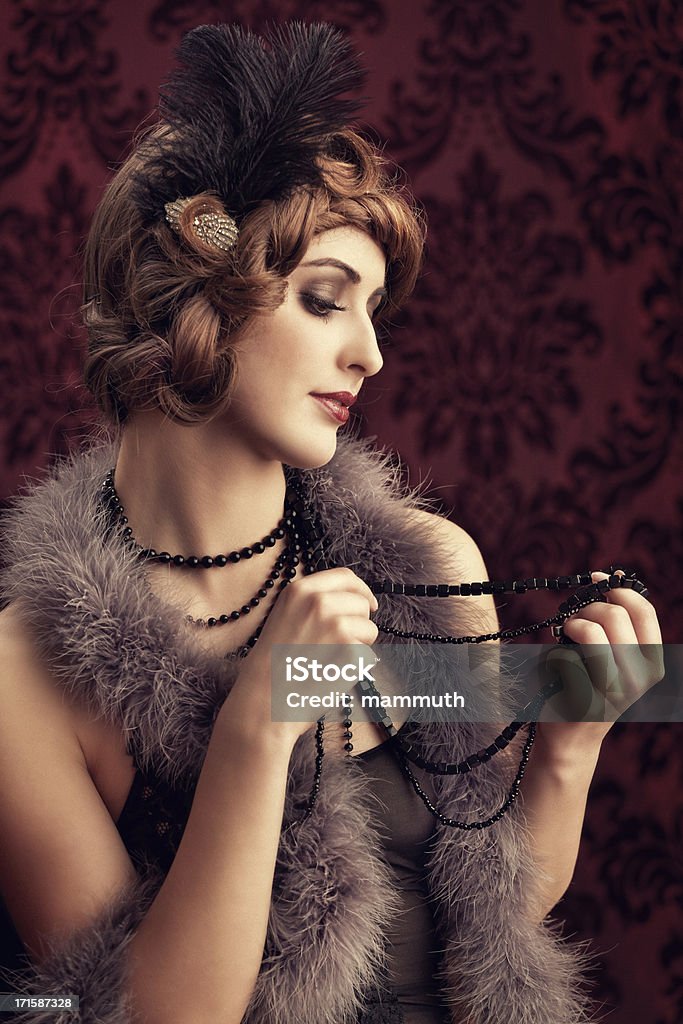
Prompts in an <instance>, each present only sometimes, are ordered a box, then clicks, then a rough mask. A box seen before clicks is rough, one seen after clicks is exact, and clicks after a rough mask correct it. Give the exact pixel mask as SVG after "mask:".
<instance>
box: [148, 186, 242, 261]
mask: <svg viewBox="0 0 683 1024" xmlns="http://www.w3.org/2000/svg"><path fill="white" fill-rule="evenodd" d="M190 202H192V200H191V199H185V198H180V199H174V200H173V202H172V203H166V204H165V206H164V210H165V211H166V220H167V221H168V223H169V224H170V226H171V228H172V229H173V230H174V231H175V232H176V234H178V235H179V234H180V217H181V215H182V212H183V210H184V209H185V208H186V207H187V205H188V203H190ZM192 227H193V228H194V232H195V234H196V236H197V238H201V240H202V241H203V242H206V243H207V245H213V246H215V248H216V249H221V250H222V251H223V252H231V251H232V250H233V249H234V248H235V245H236V244H237V238H238V236H239V228H238V227H237V224H236V222H235V220H234V218H233V217H231V216H230V214H228V213H216V212H215V211H213V210H212V211H207V212H206V213H197V214H196V215H195V216H194V217H193V218H192Z"/></svg>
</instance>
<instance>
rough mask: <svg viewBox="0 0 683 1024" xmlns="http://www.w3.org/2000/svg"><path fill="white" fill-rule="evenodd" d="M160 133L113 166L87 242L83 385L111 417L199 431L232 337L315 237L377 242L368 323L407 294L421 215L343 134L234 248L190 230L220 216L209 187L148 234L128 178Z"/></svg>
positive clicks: (276, 299)
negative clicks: (378, 272) (379, 278)
mask: <svg viewBox="0 0 683 1024" xmlns="http://www.w3.org/2000/svg"><path fill="white" fill-rule="evenodd" d="M164 131H168V129H167V128H164V127H163V126H161V127H156V128H155V129H153V130H152V131H151V132H150V133H149V134H148V135H147V136H146V137H145V138H143V140H142V141H141V143H140V144H139V145H138V147H137V148H136V149H135V150H134V152H133V153H132V155H131V156H130V157H129V158H128V159H127V160H126V161H125V163H124V164H123V165H122V166H121V168H120V170H119V171H118V173H117V174H116V176H115V177H114V179H113V180H112V182H111V183H110V185H109V186H108V188H107V189H106V191H105V194H104V196H103V198H102V200H101V202H100V204H99V206H98V208H97V210H96V213H95V215H94V219H93V222H92V227H91V230H90V233H89V236H88V240H87V243H86V247H85V266H84V301H83V306H82V314H83V319H84V322H85V325H86V327H87V331H88V340H89V346H88V354H87V357H86V361H85V366H84V378H85V383H86V384H87V386H88V387H89V389H90V390H91V391H92V393H93V394H94V396H95V398H96V400H97V402H98V405H99V407H100V408H101V409H102V411H103V412H104V413H105V414H106V415H107V416H108V417H110V418H112V419H113V420H114V421H116V422H118V423H122V422H123V421H124V420H125V418H126V416H127V415H128V413H129V412H132V411H135V410H146V409H152V408H157V409H160V410H161V411H162V412H163V413H164V414H166V415H169V416H172V417H174V418H176V419H178V420H180V421H182V422H185V423H197V422H200V421H202V420H204V419H207V418H209V417H212V416H214V415H216V414H218V413H220V412H221V410H223V409H224V408H226V407H227V405H228V404H229V402H230V397H231V392H232V388H233V384H234V381H235V379H236V372H237V366H236V358H235V352H234V346H233V343H234V341H235V340H236V339H237V338H238V336H239V334H240V331H241V330H242V329H243V328H244V326H245V325H246V324H247V322H248V320H249V318H250V317H252V316H255V315H259V314H264V313H267V312H271V311H273V310H275V309H277V307H278V306H279V305H280V304H281V303H282V302H283V301H284V298H285V295H286V289H287V285H286V280H285V279H286V278H287V276H288V275H289V274H291V273H292V271H293V270H294V269H295V268H296V266H297V265H298V263H299V262H300V261H301V259H302V257H303V256H304V253H305V252H306V249H307V248H308V246H309V244H310V242H311V240H312V239H313V238H314V236H315V235H317V234H319V233H320V232H322V231H326V230H328V229H331V228H335V227H340V226H352V227H355V228H359V229H360V230H362V231H364V232H366V233H367V234H368V235H369V236H370V237H372V238H373V239H374V240H375V241H376V242H377V243H378V245H379V246H380V247H381V248H382V250H383V251H384V253H385V255H386V261H387V272H386V288H387V291H388V298H387V299H386V300H385V303H384V306H383V307H382V308H381V309H380V311H379V312H378V315H377V316H378V319H385V318H386V317H387V316H389V315H390V314H391V313H392V311H394V310H395V309H396V308H397V307H398V306H400V304H401V303H402V302H403V301H404V300H405V299H406V297H407V296H408V295H409V294H410V292H411V291H412V289H413V287H414V285H415V282H416V279H417V276H418V273H419V270H420V266H421V262H422V253H423V248H424V237H425V222H424V215H423V213H422V210H421V209H420V208H419V207H418V206H417V204H416V203H415V200H414V199H413V197H412V195H411V194H410V192H409V190H408V189H407V187H406V185H405V184H404V183H403V181H402V178H401V174H400V172H399V171H398V170H397V169H396V168H392V167H390V166H389V164H388V162H387V161H386V159H385V158H384V156H383V154H382V152H381V150H380V149H379V148H378V147H377V146H376V145H374V144H373V143H371V142H370V141H368V140H367V139H366V138H364V137H363V136H361V135H359V134H358V133H357V132H356V131H355V130H353V129H351V128H346V129H344V130H343V131H341V132H338V133H336V134H335V136H334V137H333V138H332V139H331V140H330V146H329V148H328V154H327V155H326V156H325V157H324V158H323V159H321V161H320V164H321V167H322V171H323V177H322V180H323V187H322V188H320V187H315V188H314V187H310V186H306V187H301V188H299V189H297V190H296V191H295V192H294V193H293V194H291V195H289V196H288V197H287V198H285V199H282V200H278V201H273V200H265V201H263V202H261V203H259V204H258V205H257V206H256V207H255V208H253V209H252V210H250V211H249V212H248V213H247V214H246V215H245V216H244V217H243V218H242V219H241V222H240V225H239V239H238V242H237V245H236V247H235V249H234V250H233V251H232V252H229V253H226V252H224V251H222V250H220V249H217V248H215V247H213V246H211V245H210V244H207V243H206V242H203V241H202V240H201V239H200V238H199V237H198V236H197V235H196V234H195V232H194V231H193V229H192V220H193V218H194V217H195V215H196V214H197V213H200V212H210V211H217V212H224V211H223V207H222V205H221V202H220V200H219V199H218V198H217V197H216V196H214V195H211V194H209V193H202V194H201V195H197V196H195V197H193V201H192V202H191V203H190V204H188V206H187V207H186V208H185V210H184V211H183V214H182V216H181V218H180V236H179V235H178V234H176V233H175V232H174V231H172V230H171V228H170V227H169V225H168V224H167V223H166V222H165V220H163V219H160V220H158V221H157V222H155V223H154V224H153V225H152V226H151V227H150V226H149V225H148V224H146V223H145V222H144V219H143V216H142V214H141V213H140V211H139V210H138V208H137V207H136V204H135V202H134V201H133V192H134V184H135V180H136V175H138V174H139V173H140V172H141V171H143V172H144V167H145V155H146V153H150V152H151V151H152V150H151V148H150V147H152V146H153V145H154V141H155V139H158V138H159V135H160V133H163V132H164ZM228 212H229V211H228Z"/></svg>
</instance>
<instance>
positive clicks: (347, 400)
mask: <svg viewBox="0 0 683 1024" xmlns="http://www.w3.org/2000/svg"><path fill="white" fill-rule="evenodd" d="M313 394H314V395H315V397H316V398H333V399H334V400H335V401H336V402H341V404H342V405H345V406H346V407H347V408H348V407H349V406H351V405H353V403H354V402H355V401H356V398H357V396H356V395H352V394H351V392H350V391H330V392H326V393H325V394H320V393H318V392H317V391H314V392H313Z"/></svg>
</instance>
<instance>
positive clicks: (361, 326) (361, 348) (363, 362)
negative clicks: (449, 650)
mask: <svg viewBox="0 0 683 1024" xmlns="http://www.w3.org/2000/svg"><path fill="white" fill-rule="evenodd" d="M347 357H348V360H349V362H348V365H350V366H353V367H356V368H359V369H361V370H362V371H363V374H364V376H366V377H372V376H373V375H374V374H375V373H379V371H380V370H381V369H382V367H383V366H384V359H383V358H382V353H381V352H380V350H379V344H378V341H377V334H376V333H375V328H374V325H373V323H372V320H371V319H370V318H369V317H367V316H364V317H363V318H362V320H361V322H360V323H358V324H356V325H355V326H354V331H353V338H352V339H351V340H350V342H349V347H348V352H347Z"/></svg>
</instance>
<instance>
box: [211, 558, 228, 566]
mask: <svg viewBox="0 0 683 1024" xmlns="http://www.w3.org/2000/svg"><path fill="white" fill-rule="evenodd" d="M214 562H215V563H216V565H217V566H219V567H220V568H221V569H222V568H223V566H224V565H227V564H228V560H227V558H226V557H225V555H216V557H215V559H214Z"/></svg>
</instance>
